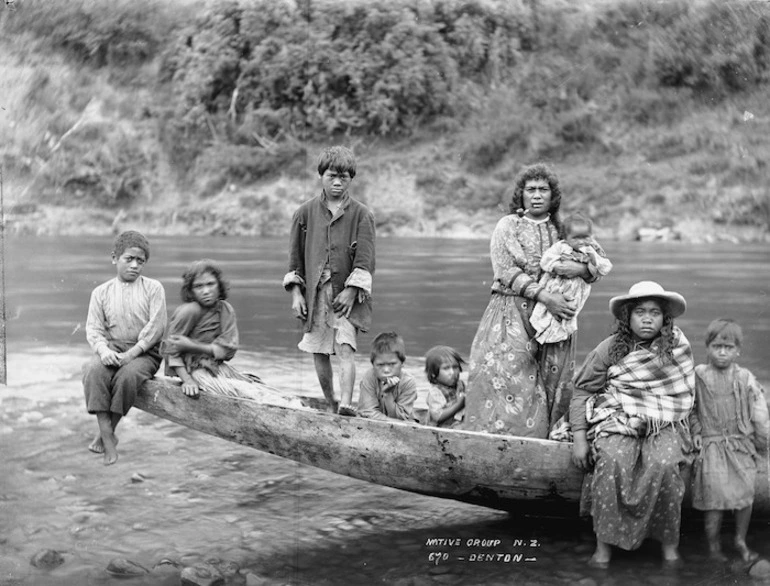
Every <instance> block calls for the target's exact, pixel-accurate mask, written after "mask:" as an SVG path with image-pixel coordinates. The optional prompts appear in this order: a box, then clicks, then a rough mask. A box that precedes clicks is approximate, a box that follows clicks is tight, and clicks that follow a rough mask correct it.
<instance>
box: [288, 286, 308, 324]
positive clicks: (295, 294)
mask: <svg viewBox="0 0 770 586" xmlns="http://www.w3.org/2000/svg"><path fill="white" fill-rule="evenodd" d="M291 310H292V311H293V312H294V317H296V318H298V319H305V318H307V302H306V301H305V296H304V295H303V294H302V290H301V289H300V287H299V285H296V286H295V287H294V288H293V289H292V290H291Z"/></svg>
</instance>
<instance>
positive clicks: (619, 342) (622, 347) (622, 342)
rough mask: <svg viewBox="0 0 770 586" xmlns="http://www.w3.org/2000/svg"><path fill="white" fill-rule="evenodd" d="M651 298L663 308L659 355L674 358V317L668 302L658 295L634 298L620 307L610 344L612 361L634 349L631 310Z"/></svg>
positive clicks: (664, 359)
mask: <svg viewBox="0 0 770 586" xmlns="http://www.w3.org/2000/svg"><path fill="white" fill-rule="evenodd" d="M650 299H652V300H654V301H655V302H657V303H659V304H660V307H661V309H662V310H663V326H662V327H661V328H660V344H659V345H658V357H660V359H661V360H663V361H666V360H668V361H671V360H673V350H674V346H675V345H676V344H675V340H674V318H673V317H672V315H671V312H670V311H669V309H668V303H666V302H665V301H663V300H662V299H658V298H656V297H645V298H642V299H634V300H632V301H628V302H626V303H624V304H623V306H622V307H621V308H620V317H619V318H616V319H615V328H614V331H613V332H612V333H613V334H615V339H614V340H613V341H612V344H611V346H610V350H609V352H610V362H611V363H612V364H617V363H618V362H620V360H621V359H622V358H624V357H625V356H626V355H627V354H629V353H630V352H631V351H632V350H633V349H634V343H635V340H634V333H633V332H632V331H631V312H632V311H633V310H634V309H635V308H636V307H637V306H638V305H639V304H640V303H644V302H645V301H649V300H650Z"/></svg>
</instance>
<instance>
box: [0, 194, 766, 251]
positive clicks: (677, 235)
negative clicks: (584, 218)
mask: <svg viewBox="0 0 770 586" xmlns="http://www.w3.org/2000/svg"><path fill="white" fill-rule="evenodd" d="M292 211H293V210H292ZM290 213H291V212H290V211H289V210H288V209H287V208H286V207H285V206H280V207H279V208H275V209H270V208H268V209H261V208H260V209H253V208H248V207H245V208H243V207H237V206H233V205H232V204H231V203H228V202H221V203H220V202H217V201H211V202H208V203H207V205H200V206H191V207H189V208H186V209H184V210H162V209H161V210H159V209H157V208H155V207H139V208H132V209H131V210H129V211H126V210H123V209H120V210H99V209H84V208H70V207H63V206H53V205H45V204H25V205H15V206H11V207H10V208H9V209H8V210H7V211H6V213H5V230H6V235H7V236H8V237H11V238H13V237H14V236H28V235H33V236H78V235H94V236H111V235H113V234H117V233H119V232H121V231H123V230H128V229H132V230H139V231H141V232H144V233H146V234H151V235H155V236H201V237H203V236H254V237H274V236H287V237H288V228H289V226H290V225H291V224H290V218H291V215H290ZM503 214H504V212H503V211H502V210H501V211H499V212H497V213H492V212H489V211H488V210H485V211H476V212H475V213H471V214H468V215H465V216H464V215H463V214H461V213H460V212H459V211H458V210H454V209H450V210H445V211H444V212H443V213H442V214H441V216H440V217H439V218H433V219H431V218H420V219H419V220H412V219H411V218H409V219H403V218H402V219H401V221H393V220H392V219H389V218H388V217H386V218H385V220H383V221H379V219H378V225H377V230H378V236H380V237H408V238H455V239H456V238H460V239H483V240H486V239H488V238H489V236H490V234H491V233H492V230H493V229H494V227H495V224H496V223H497V221H498V219H499V218H500V217H501V216H502V215H503ZM594 231H595V234H596V237H597V239H599V240H600V241H607V240H616V241H634V240H637V241H644V242H672V241H681V242H686V243H694V244H711V243H726V244H736V245H737V244H741V243H747V242H758V243H763V242H770V232H768V231H767V230H766V229H764V228H763V227H759V226H733V225H725V224H721V223H715V222H710V221H708V220H704V219H694V218H683V219H682V220H680V221H678V222H676V223H674V224H672V225H661V224H660V223H659V222H655V221H653V222H650V223H648V224H645V223H644V221H643V220H641V219H639V218H637V219H635V220H634V221H633V223H632V224H630V225H629V224H628V223H623V224H622V225H620V226H614V227H613V226H602V225H597V226H595V228H594Z"/></svg>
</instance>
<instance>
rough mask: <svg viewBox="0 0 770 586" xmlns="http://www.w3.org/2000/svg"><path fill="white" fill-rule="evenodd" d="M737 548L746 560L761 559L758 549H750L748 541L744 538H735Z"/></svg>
mask: <svg viewBox="0 0 770 586" xmlns="http://www.w3.org/2000/svg"><path fill="white" fill-rule="evenodd" d="M735 549H737V550H738V553H739V554H740V556H741V559H742V560H743V561H744V562H755V561H757V560H758V559H759V554H758V553H757V552H756V551H752V550H750V549H749V547H748V546H747V545H746V542H745V541H743V540H742V539H736V540H735Z"/></svg>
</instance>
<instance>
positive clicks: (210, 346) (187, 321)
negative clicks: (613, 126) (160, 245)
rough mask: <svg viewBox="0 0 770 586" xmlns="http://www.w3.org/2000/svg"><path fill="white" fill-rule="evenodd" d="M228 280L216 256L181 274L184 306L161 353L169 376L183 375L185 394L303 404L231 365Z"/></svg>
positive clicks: (234, 343) (234, 331)
mask: <svg viewBox="0 0 770 586" xmlns="http://www.w3.org/2000/svg"><path fill="white" fill-rule="evenodd" d="M228 292H229V285H228V282H227V281H226V280H225V278H224V276H223V274H222V269H221V268H220V267H219V265H218V264H217V263H216V262H214V261H213V260H209V259H203V260H198V261H195V262H193V263H192V264H191V265H190V267H189V268H188V269H187V270H186V271H185V272H184V274H183V275H182V289H181V295H182V301H183V303H182V305H180V306H179V307H177V308H176V310H175V311H174V314H173V315H172V316H171V320H170V322H169V326H168V332H167V335H166V338H165V339H164V340H163V343H162V345H161V351H162V353H163V356H164V358H165V359H166V375H167V376H178V377H179V378H180V379H182V392H183V393H184V394H185V395H187V396H188V397H190V398H197V397H198V394H199V393H200V390H201V389H203V390H206V391H208V392H210V393H213V394H218V395H227V396H230V397H243V398H249V399H253V400H257V401H261V402H266V403H271V404H277V405H287V406H292V407H296V408H302V404H301V401H300V400H299V399H297V398H286V397H283V396H281V395H280V394H278V393H277V392H275V391H273V390H272V389H270V388H269V387H267V386H266V385H264V384H263V383H262V381H261V380H260V378H259V377H258V376H256V375H253V374H248V373H242V372H240V371H238V370H236V369H235V368H233V367H232V366H230V365H229V364H227V361H229V360H231V359H232V358H233V357H234V356H235V353H236V351H237V350H238V325H237V323H236V319H235V310H234V309H233V306H232V305H230V303H229V302H228V301H227V297H228Z"/></svg>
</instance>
